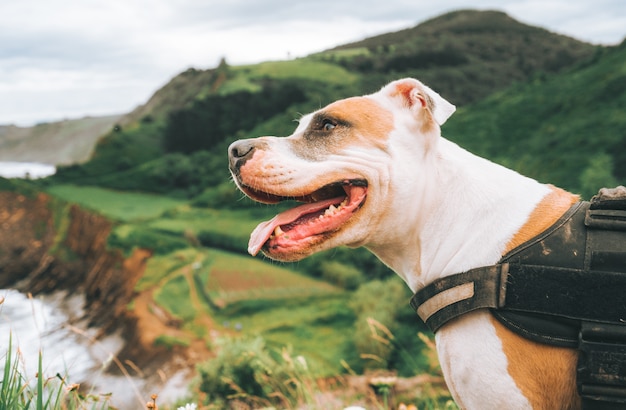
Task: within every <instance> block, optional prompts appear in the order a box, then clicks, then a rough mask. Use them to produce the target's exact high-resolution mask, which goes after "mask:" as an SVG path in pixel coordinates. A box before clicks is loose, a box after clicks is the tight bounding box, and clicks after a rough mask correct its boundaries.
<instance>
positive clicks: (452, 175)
mask: <svg viewBox="0 0 626 410" xmlns="http://www.w3.org/2000/svg"><path fill="white" fill-rule="evenodd" d="M435 149H436V150H437V151H436V152H434V153H431V154H432V156H431V159H430V160H431V161H432V164H431V165H432V167H430V166H429V167H427V168H428V169H429V170H430V171H429V172H430V175H423V174H420V175H414V176H412V177H411V178H415V184H414V186H413V188H414V187H415V186H421V187H422V189H423V192H422V195H421V203H420V204H416V205H415V207H413V206H411V207H410V209H406V205H405V206H404V208H405V209H406V215H405V218H403V223H402V224H400V225H398V226H396V227H393V229H396V230H399V231H401V232H402V231H404V235H396V236H395V237H396V238H403V243H402V244H400V243H389V242H386V243H379V244H378V245H377V244H374V245H371V246H368V248H369V249H370V250H371V251H372V252H374V253H375V254H376V255H377V256H378V257H379V258H380V259H381V260H382V261H383V262H385V263H386V264H387V265H388V266H389V267H390V268H391V269H393V270H394V271H395V272H396V273H398V274H399V275H400V276H401V277H402V278H403V279H404V280H405V282H406V283H407V284H408V285H409V287H410V288H411V290H413V291H414V292H415V291H417V290H418V289H420V288H422V287H423V286H425V285H427V284H429V283H431V282H432V281H434V280H436V279H438V278H440V277H443V276H447V275H451V274H454V273H459V272H464V271H467V270H469V269H472V268H475V267H478V266H485V265H491V264H494V263H496V262H497V261H498V260H499V259H500V258H501V256H502V255H503V253H504V252H505V251H506V250H507V245H508V244H509V243H510V242H511V240H512V239H513V238H514V236H515V235H516V233H517V232H518V231H520V229H521V227H522V226H523V225H524V224H525V223H526V221H527V220H528V217H529V215H530V214H531V213H532V212H533V211H534V210H535V208H537V206H538V204H539V203H540V202H541V201H542V199H543V198H544V197H546V195H548V194H549V193H550V192H551V191H552V189H553V187H551V186H549V185H545V184H541V183H539V182H537V181H535V180H533V179H531V178H528V177H525V176H523V175H520V174H518V173H517V172H515V171H512V170H510V169H507V168H505V167H502V166H500V165H498V164H495V163H493V162H491V161H488V160H486V159H483V158H481V157H478V156H476V155H473V154H471V153H470V152H468V151H466V150H464V149H462V148H460V147H459V146H458V145H456V144H454V143H452V142H450V141H448V140H445V139H443V138H441V139H440V140H439V141H438V146H437V147H436V148H435ZM418 178H419V181H418V180H417V179H418ZM424 178H428V181H429V182H428V185H427V186H425V185H424V182H423V181H424ZM409 189H411V187H409ZM563 192H564V191H563ZM568 195H569V194H568ZM415 227H417V229H416V228H415ZM537 233H538V232H537ZM408 243H410V244H412V245H413V246H407V244H408Z"/></svg>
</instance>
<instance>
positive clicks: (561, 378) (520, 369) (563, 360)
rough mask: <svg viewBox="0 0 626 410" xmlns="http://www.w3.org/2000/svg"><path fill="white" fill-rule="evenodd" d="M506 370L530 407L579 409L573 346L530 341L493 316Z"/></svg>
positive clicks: (576, 353) (575, 355) (548, 409)
mask: <svg viewBox="0 0 626 410" xmlns="http://www.w3.org/2000/svg"><path fill="white" fill-rule="evenodd" d="M491 322H492V323H493V326H494V327H495V328H496V335H497V336H498V337H499V338H500V340H501V341H502V347H503V350H504V354H505V355H506V357H507V360H508V372H509V374H510V375H511V377H512V378H513V380H515V383H516V384H517V387H518V388H519V389H520V390H521V391H522V394H523V395H524V396H525V397H526V398H527V399H528V401H529V402H530V404H531V406H532V408H533V409H545V410H551V409H579V408H580V397H579V396H578V393H577V391H576V361H577V358H578V352H577V351H576V350H574V349H567V348H563V347H556V346H549V345H544V344H540V343H536V342H533V341H531V340H528V339H525V338H523V337H521V336H518V335H517V334H515V333H513V332H512V331H510V330H509V329H508V328H506V327H505V326H503V325H502V324H501V323H500V322H498V321H497V320H496V319H495V318H494V317H493V316H492V317H491Z"/></svg>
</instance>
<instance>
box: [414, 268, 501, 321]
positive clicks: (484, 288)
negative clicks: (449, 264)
mask: <svg viewBox="0 0 626 410" xmlns="http://www.w3.org/2000/svg"><path fill="white" fill-rule="evenodd" d="M508 267H509V264H508V263H505V264H499V265H492V266H483V267H480V268H476V269H472V270H470V271H468V272H465V273H459V274H456V275H451V276H446V277H444V278H441V279H439V280H436V281H435V282H433V283H431V284H430V285H428V286H426V287H424V288H423V289H422V290H420V291H419V292H417V293H416V294H415V295H414V296H413V297H412V298H411V301H410V304H411V307H412V308H413V309H414V310H415V311H416V312H417V314H418V315H419V317H420V318H421V319H422V321H424V323H426V325H428V327H430V329H431V330H432V331H433V332H436V331H437V330H439V328H440V327H441V326H443V325H444V324H445V323H447V322H448V321H450V320H452V319H454V318H456V317H458V316H461V315H463V314H465V313H467V312H471V311H473V310H476V309H483V308H500V307H502V306H504V297H505V294H506V291H505V288H504V287H505V286H506V281H507V279H506V278H507V274H508Z"/></svg>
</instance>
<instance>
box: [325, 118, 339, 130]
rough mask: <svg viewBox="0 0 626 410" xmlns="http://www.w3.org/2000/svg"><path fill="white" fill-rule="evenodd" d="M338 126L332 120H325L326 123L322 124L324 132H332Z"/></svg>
mask: <svg viewBox="0 0 626 410" xmlns="http://www.w3.org/2000/svg"><path fill="white" fill-rule="evenodd" d="M336 126H337V125H335V124H334V123H333V122H331V121H330V120H324V122H323V123H322V129H323V130H324V131H332V130H333V129H334V128H335V127H336Z"/></svg>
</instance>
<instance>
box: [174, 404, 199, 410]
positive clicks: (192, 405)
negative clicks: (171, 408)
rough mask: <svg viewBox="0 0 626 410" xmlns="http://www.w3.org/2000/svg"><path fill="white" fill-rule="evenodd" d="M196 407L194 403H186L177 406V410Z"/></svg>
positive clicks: (191, 409) (188, 409)
mask: <svg viewBox="0 0 626 410" xmlns="http://www.w3.org/2000/svg"><path fill="white" fill-rule="evenodd" d="M196 407H197V406H196V404H195V403H187V404H185V405H184V406H181V407H179V408H178V410H196Z"/></svg>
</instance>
